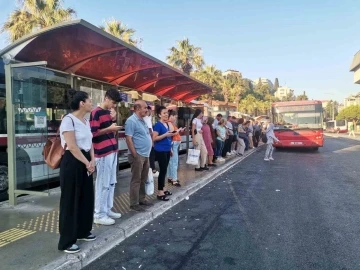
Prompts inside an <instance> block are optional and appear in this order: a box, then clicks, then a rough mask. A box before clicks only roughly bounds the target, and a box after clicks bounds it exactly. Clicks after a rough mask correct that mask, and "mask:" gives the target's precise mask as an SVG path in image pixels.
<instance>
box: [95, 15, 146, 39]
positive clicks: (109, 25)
mask: <svg viewBox="0 0 360 270" xmlns="http://www.w3.org/2000/svg"><path fill="white" fill-rule="evenodd" d="M104 24H105V26H100V29H101V30H104V31H105V32H107V33H109V34H111V35H113V36H114V37H117V38H119V39H121V40H122V41H125V42H126V43H128V44H130V45H133V46H137V45H138V44H140V43H141V41H142V40H141V39H140V40H136V39H134V35H135V32H136V30H135V29H133V28H128V27H127V26H126V25H125V24H123V23H122V22H120V21H118V20H116V19H114V18H111V19H108V20H107V21H105V22H104Z"/></svg>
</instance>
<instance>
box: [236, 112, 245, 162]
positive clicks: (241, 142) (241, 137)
mask: <svg viewBox="0 0 360 270" xmlns="http://www.w3.org/2000/svg"><path fill="white" fill-rule="evenodd" d="M238 123H239V124H238V130H237V131H238V135H237V141H238V147H237V150H236V155H237V156H243V155H244V151H245V140H246V138H247V135H246V132H245V130H244V128H243V123H244V119H243V118H240V119H239V121H238Z"/></svg>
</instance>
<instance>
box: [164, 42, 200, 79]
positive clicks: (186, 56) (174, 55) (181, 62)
mask: <svg viewBox="0 0 360 270" xmlns="http://www.w3.org/2000/svg"><path fill="white" fill-rule="evenodd" d="M166 60H167V62H168V63H169V64H170V65H172V66H173V67H175V68H178V69H180V70H182V71H183V72H185V73H188V74H189V73H190V72H191V71H192V69H193V67H195V68H196V69H201V68H202V67H203V66H204V64H205V62H204V58H203V57H202V55H201V48H200V47H195V46H194V45H192V44H191V43H190V40H189V39H188V38H186V39H183V40H178V41H177V46H176V47H171V48H170V54H169V55H168V56H167V57H166Z"/></svg>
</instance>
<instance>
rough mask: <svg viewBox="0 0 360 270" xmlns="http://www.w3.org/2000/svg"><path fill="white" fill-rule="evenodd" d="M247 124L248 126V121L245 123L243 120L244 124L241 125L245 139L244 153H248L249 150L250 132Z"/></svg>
mask: <svg viewBox="0 0 360 270" xmlns="http://www.w3.org/2000/svg"><path fill="white" fill-rule="evenodd" d="M249 124H250V121H245V120H244V123H243V124H242V127H243V129H244V130H245V133H246V137H245V138H244V142H245V151H248V150H249V149H250V139H249V133H250V130H249Z"/></svg>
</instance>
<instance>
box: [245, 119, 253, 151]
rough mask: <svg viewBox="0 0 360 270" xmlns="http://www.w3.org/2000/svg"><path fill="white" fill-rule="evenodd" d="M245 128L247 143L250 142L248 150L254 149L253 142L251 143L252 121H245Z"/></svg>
mask: <svg viewBox="0 0 360 270" xmlns="http://www.w3.org/2000/svg"><path fill="white" fill-rule="evenodd" d="M246 126H247V134H248V137H249V142H250V149H252V148H254V142H253V136H254V127H253V124H252V120H249V121H246Z"/></svg>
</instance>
